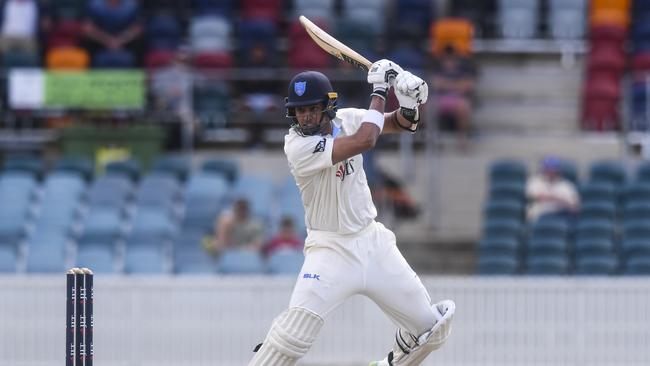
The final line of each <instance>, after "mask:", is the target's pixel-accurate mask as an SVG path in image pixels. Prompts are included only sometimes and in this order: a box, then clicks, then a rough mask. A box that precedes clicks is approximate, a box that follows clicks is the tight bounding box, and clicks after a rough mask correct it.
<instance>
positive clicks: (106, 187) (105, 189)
mask: <svg viewBox="0 0 650 366" xmlns="http://www.w3.org/2000/svg"><path fill="white" fill-rule="evenodd" d="M133 187H134V185H133V182H131V180H130V179H128V178H125V177H122V176H118V175H105V176H102V177H100V178H98V179H96V180H95V181H94V182H93V183H92V185H91V187H90V190H89V192H88V205H89V206H90V207H100V208H112V209H117V210H121V209H123V208H124V205H125V203H126V202H127V201H128V200H130V199H131V198H132V197H133Z"/></svg>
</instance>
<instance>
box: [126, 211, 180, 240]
mask: <svg viewBox="0 0 650 366" xmlns="http://www.w3.org/2000/svg"><path fill="white" fill-rule="evenodd" d="M131 226H132V227H131V231H130V232H129V234H128V235H127V238H126V239H127V241H128V243H129V244H130V245H147V243H154V244H155V245H156V246H160V245H162V244H163V243H164V242H168V241H171V240H172V239H173V237H174V236H175V235H176V234H177V230H178V228H177V225H176V223H175V222H173V221H172V220H171V218H170V217H169V215H168V213H167V212H164V211H160V210H157V209H144V208H141V209H139V210H138V211H137V212H136V213H135V217H134V218H133V221H132V222H131Z"/></svg>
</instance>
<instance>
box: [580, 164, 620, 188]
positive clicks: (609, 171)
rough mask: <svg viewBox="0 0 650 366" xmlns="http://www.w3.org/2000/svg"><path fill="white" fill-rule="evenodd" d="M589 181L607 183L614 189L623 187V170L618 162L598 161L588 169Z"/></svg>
mask: <svg viewBox="0 0 650 366" xmlns="http://www.w3.org/2000/svg"><path fill="white" fill-rule="evenodd" d="M589 180H590V181H591V182H609V183H611V184H613V185H614V186H615V187H616V188H618V187H623V184H624V183H625V181H626V174H625V168H624V167H623V164H622V163H621V162H620V161H616V160H598V161H594V162H593V163H591V166H590V167H589Z"/></svg>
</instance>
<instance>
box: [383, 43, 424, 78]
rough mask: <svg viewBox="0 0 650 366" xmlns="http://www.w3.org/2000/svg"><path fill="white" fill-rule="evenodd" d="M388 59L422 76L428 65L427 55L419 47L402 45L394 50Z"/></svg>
mask: <svg viewBox="0 0 650 366" xmlns="http://www.w3.org/2000/svg"><path fill="white" fill-rule="evenodd" d="M386 58H387V59H389V60H393V61H395V62H396V63H397V64H398V65H400V66H401V67H402V68H403V69H404V70H408V71H411V72H413V73H414V74H421V72H422V70H424V68H425V67H426V64H427V59H426V57H425V54H424V52H422V50H421V48H420V47H419V45H409V44H400V45H398V46H396V47H395V48H393V49H392V50H391V51H390V52H389V53H388V55H387V56H386Z"/></svg>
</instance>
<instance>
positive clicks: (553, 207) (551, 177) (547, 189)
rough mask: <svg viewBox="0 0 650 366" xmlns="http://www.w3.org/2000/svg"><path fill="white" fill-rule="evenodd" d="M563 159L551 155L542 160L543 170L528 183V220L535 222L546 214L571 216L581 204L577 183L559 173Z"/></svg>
mask: <svg viewBox="0 0 650 366" xmlns="http://www.w3.org/2000/svg"><path fill="white" fill-rule="evenodd" d="M561 164H562V161H561V160H559V159H558V158H556V157H553V156H549V157H546V158H544V159H543V160H542V164H541V171H540V173H537V174H535V175H533V176H532V177H530V178H529V179H528V182H527V184H526V196H527V198H528V202H529V207H528V213H527V216H528V220H529V221H530V222H534V221H536V220H537V219H539V218H540V217H541V216H544V215H560V216H566V217H570V216H572V215H573V214H575V213H576V212H577V210H578V207H579V205H580V197H579V196H578V192H577V189H576V187H575V185H574V184H573V183H572V182H571V181H569V180H568V179H565V178H564V177H562V176H561V175H560V174H559V171H560V168H561Z"/></svg>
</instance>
